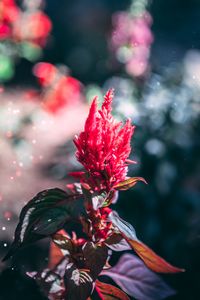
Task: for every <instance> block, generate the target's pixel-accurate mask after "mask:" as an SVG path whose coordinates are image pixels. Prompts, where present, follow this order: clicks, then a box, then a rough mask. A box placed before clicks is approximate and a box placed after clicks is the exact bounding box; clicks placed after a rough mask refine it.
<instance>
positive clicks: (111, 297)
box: [95, 280, 130, 300]
mask: <svg viewBox="0 0 200 300" xmlns="http://www.w3.org/2000/svg"><path fill="white" fill-rule="evenodd" d="M95 288H96V290H97V292H98V294H99V296H100V298H101V299H102V300H130V299H129V297H128V296H127V295H126V294H125V293H124V292H123V291H122V290H120V289H119V288H117V287H116V286H113V285H111V284H107V283H104V282H101V281H99V280H97V281H96V287H95Z"/></svg>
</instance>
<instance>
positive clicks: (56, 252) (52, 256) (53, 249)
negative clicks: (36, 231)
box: [48, 242, 64, 269]
mask: <svg viewBox="0 0 200 300" xmlns="http://www.w3.org/2000/svg"><path fill="white" fill-rule="evenodd" d="M63 256H64V255H63V253H62V251H61V250H60V248H59V247H58V246H56V244H55V243H53V242H51V243H50V251H49V262H48V268H49V269H53V268H55V266H56V265H57V264H58V263H59V262H60V261H61V259H62V258H63Z"/></svg>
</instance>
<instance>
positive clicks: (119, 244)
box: [105, 233, 131, 251]
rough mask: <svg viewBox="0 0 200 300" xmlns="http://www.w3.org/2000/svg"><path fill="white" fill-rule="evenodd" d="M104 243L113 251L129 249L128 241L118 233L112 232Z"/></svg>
mask: <svg viewBox="0 0 200 300" xmlns="http://www.w3.org/2000/svg"><path fill="white" fill-rule="evenodd" d="M105 244H106V246H108V247H109V248H110V249H111V250H113V251H125V250H130V249H131V247H130V245H129V243H128V242H127V241H126V240H125V239H124V238H123V236H122V235H121V234H119V233H114V234H112V235H111V236H110V237H109V238H108V239H107V240H106V241H105Z"/></svg>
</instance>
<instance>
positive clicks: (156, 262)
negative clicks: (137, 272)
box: [108, 211, 184, 273]
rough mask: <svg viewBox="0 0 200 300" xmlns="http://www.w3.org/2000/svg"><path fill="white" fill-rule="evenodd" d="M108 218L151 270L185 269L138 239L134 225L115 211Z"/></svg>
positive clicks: (167, 271) (164, 271)
mask: <svg viewBox="0 0 200 300" xmlns="http://www.w3.org/2000/svg"><path fill="white" fill-rule="evenodd" d="M108 219H109V220H110V221H111V222H112V224H113V225H115V226H116V227H117V228H118V230H119V231H120V232H121V234H122V236H123V237H124V238H125V239H126V241H127V242H128V243H129V244H130V246H131V247H132V248H133V250H134V251H135V252H136V253H137V254H138V255H139V256H140V258H141V259H142V260H143V261H144V263H145V264H146V265H147V267H149V268H150V269H151V270H153V271H154V272H159V273H177V272H183V271H184V269H180V268H177V267H174V266H172V265H171V264H169V263H168V262H166V261H165V260H164V259H163V258H161V257H160V256H158V255H157V254H156V253H155V252H154V251H153V250H151V249H150V248H149V247H148V246H146V245H145V244H144V243H142V242H141V241H140V240H138V238H137V236H136V232H135V229H134V228H133V226H132V225H130V224H129V223H128V222H126V221H124V220H122V219H121V218H120V217H119V215H118V214H117V213H116V212H115V211H112V212H111V213H110V214H109V216H108Z"/></svg>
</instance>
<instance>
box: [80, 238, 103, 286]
mask: <svg viewBox="0 0 200 300" xmlns="http://www.w3.org/2000/svg"><path fill="white" fill-rule="evenodd" d="M83 255H84V258H85V266H84V267H85V268H86V269H88V270H90V273H91V275H92V278H93V280H96V278H97V276H98V275H99V274H100V272H101V271H102V269H103V267H104V265H105V264H106V261H107V258H108V249H107V247H106V246H104V245H100V244H99V245H98V244H94V243H92V242H87V243H86V244H85V245H84V246H83Z"/></svg>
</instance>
